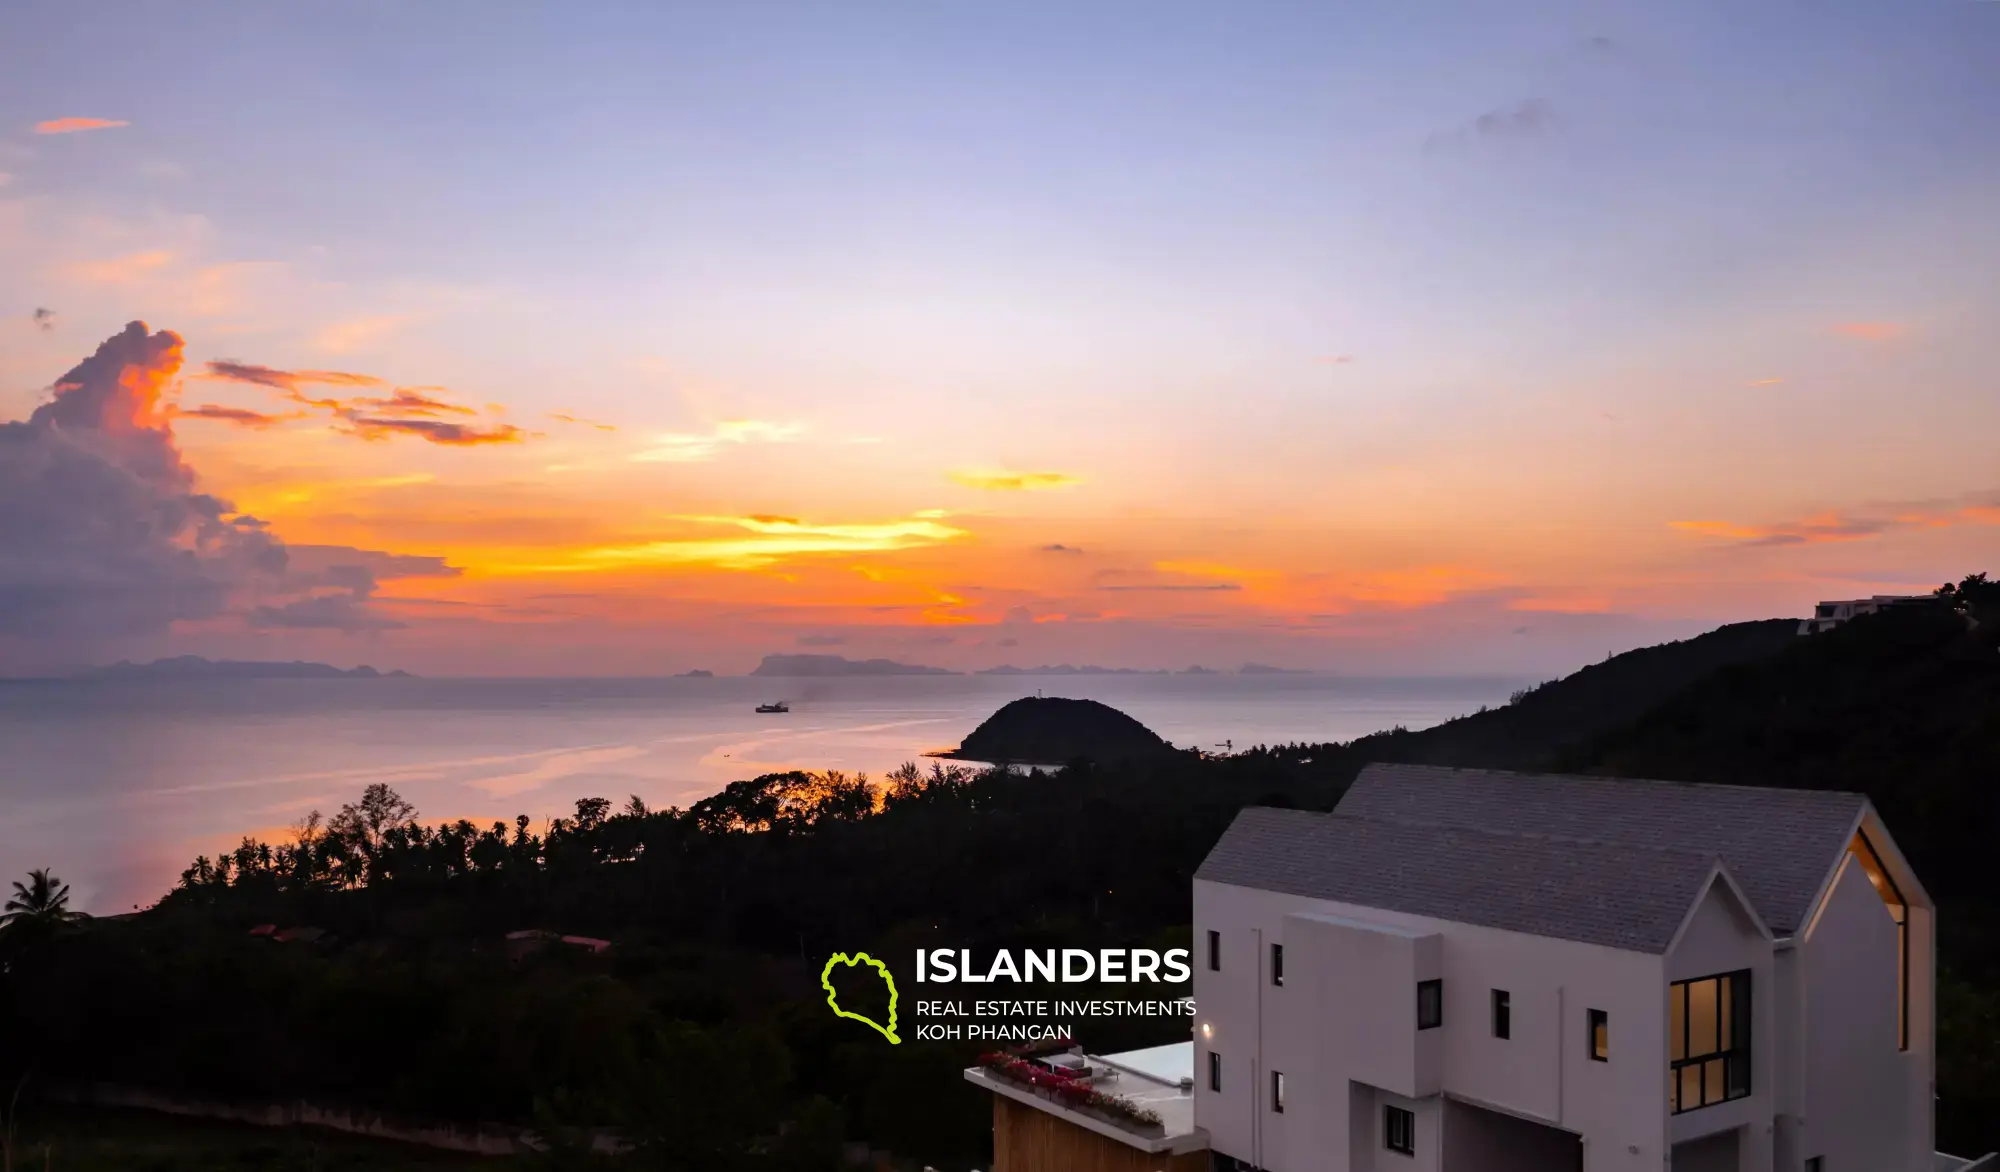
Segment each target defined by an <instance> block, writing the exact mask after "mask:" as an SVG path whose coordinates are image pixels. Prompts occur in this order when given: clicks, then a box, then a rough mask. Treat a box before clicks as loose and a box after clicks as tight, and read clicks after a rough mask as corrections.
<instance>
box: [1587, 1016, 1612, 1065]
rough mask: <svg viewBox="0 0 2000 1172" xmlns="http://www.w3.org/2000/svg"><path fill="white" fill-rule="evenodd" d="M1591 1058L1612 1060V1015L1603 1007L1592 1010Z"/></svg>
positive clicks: (1603, 1060) (1599, 1060)
mask: <svg viewBox="0 0 2000 1172" xmlns="http://www.w3.org/2000/svg"><path fill="white" fill-rule="evenodd" d="M1590 1060H1591V1061H1592V1062H1609V1061H1611V1017H1610V1015H1609V1014H1607V1013H1605V1012H1604V1011H1603V1010H1602V1009H1593V1010H1591V1011H1590Z"/></svg>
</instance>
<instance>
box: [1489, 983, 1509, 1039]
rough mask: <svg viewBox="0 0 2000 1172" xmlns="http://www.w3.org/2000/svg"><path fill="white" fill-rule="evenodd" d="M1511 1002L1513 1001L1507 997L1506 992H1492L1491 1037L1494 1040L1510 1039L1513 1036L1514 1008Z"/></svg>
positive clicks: (1498, 990)
mask: <svg viewBox="0 0 2000 1172" xmlns="http://www.w3.org/2000/svg"><path fill="white" fill-rule="evenodd" d="M1512 1001H1513V999H1512V998H1510V997H1508V996H1507V990H1505V989H1495V990H1493V1036H1494V1037H1496V1038H1511V1037H1513V1036H1514V1007H1513V1004H1512Z"/></svg>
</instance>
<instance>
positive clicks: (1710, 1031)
mask: <svg viewBox="0 0 2000 1172" xmlns="http://www.w3.org/2000/svg"><path fill="white" fill-rule="evenodd" d="M1715 986H1716V981H1715V980H1714V979H1713V978H1711V979H1709V980H1706V981H1691V982H1689V983H1688V1009H1687V1014H1688V1050H1687V1052H1688V1057H1690V1058H1699V1057H1701V1056H1702V1055H1704V1054H1713V1053H1715V1051H1716V1045H1715Z"/></svg>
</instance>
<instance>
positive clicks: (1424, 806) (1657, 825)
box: [1336, 764, 1868, 936]
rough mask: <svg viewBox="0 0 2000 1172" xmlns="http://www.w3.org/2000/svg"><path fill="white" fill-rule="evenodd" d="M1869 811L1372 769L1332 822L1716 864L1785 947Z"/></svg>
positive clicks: (1575, 780)
mask: <svg viewBox="0 0 2000 1172" xmlns="http://www.w3.org/2000/svg"><path fill="white" fill-rule="evenodd" d="M1867 804H1868V799H1867V798H1865V797H1863V796H1862V795H1861V794H1854V793H1839V792H1831V791H1825V790H1803V789H1766V788H1761V787H1754V786H1736V785H1697V784H1691V783H1688V782H1675V781H1639V780H1632V779H1627V778H1610V777H1579V776H1573V775H1567V774H1546V773H1508V772H1503V771H1500V770H1494V769H1447V768H1444V767H1441V766H1435V765H1385V764H1376V765H1370V766H1368V767H1367V768H1365V769H1363V770H1362V771H1361V775H1360V777H1358V778H1356V779H1355V782H1354V784H1353V786H1352V787H1350V788H1349V789H1348V791H1347V796H1346V797H1344V798H1342V799H1341V802H1340V806H1339V808H1338V809H1337V810H1336V813H1339V814H1341V815H1344V816H1347V817H1351V818H1359V819H1367V820H1391V821H1396V822H1402V823H1420V824H1424V825H1429V826H1435V827H1447V828H1460V829H1479V830H1487V831H1507V832H1515V833H1537V832H1549V833H1555V834H1560V835H1563V836H1565V837H1574V838H1580V839H1589V840H1592V841H1596V842H1601V843H1608V844H1623V845H1628V846H1667V847H1673V848H1677V849H1681V850H1689V851H1695V852H1700V853H1703V854H1713V855H1716V856H1719V857H1720V858H1721V859H1722V861H1723V864H1724V865H1725V866H1726V867H1727V868H1728V869H1729V874H1730V876H1731V878H1733V879H1735V880H1736V882H1737V884H1738V885H1739V886H1740V887H1741V888H1742V889H1743V894H1744V895H1745V897H1747V898H1748V899H1749V901H1750V903H1751V905H1752V906H1753V907H1754V908H1755V909H1756V911H1757V913H1758V915H1759V916H1760V917H1762V919H1763V920H1764V922H1765V923H1766V924H1768V925H1769V926H1770V929H1771V931H1772V932H1774V933H1776V934H1777V935H1779V936H1788V935H1791V934H1793V933H1794V932H1796V931H1798V929H1799V928H1800V926H1801V925H1802V924H1803V923H1804V922H1805V919H1806V917H1807V916H1808V915H1809V914H1811V911H1812V907H1813V902H1814V900H1816V899H1817V898H1818V896H1819V893H1820V888H1821V887H1822V885H1823V884H1824V883H1825V881H1826V878H1827V876H1828V874H1829V873H1831V871H1832V868H1833V867H1834V865H1835V864H1836V863H1838V862H1839V861H1840V857H1841V854H1842V852H1843V851H1845V850H1846V849H1847V844H1848V842H1849V840H1850V838H1851V836H1852V835H1853V833H1854V827H1855V825H1856V824H1857V822H1858V821H1859V819H1860V818H1861V815H1862V812H1863V811H1864V810H1865V809H1866V808H1867Z"/></svg>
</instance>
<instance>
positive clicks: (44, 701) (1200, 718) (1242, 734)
mask: <svg viewBox="0 0 2000 1172" xmlns="http://www.w3.org/2000/svg"><path fill="white" fill-rule="evenodd" d="M1516 686H1518V682H1517V681H1512V680H1494V679H1425V680H1364V679H1342V678H1335V677H1327V676H1080V677H1079V676H1063V677H1055V676H1043V677H990V676H945V677H900V678H885V679H853V678H847V679H824V680H772V679H753V678H746V677H730V678H717V679H707V680H693V679H643V680H547V679H541V680H493V679H485V680H443V679H440V680H428V679H408V680H345V679H341V680H256V681H230V682H198V683H197V682H172V683H163V682H147V683H116V684H104V683H93V684H50V683H39V684H20V683H16V684H0V891H4V890H5V889H6V881H7V880H11V879H14V878H17V877H20V876H22V875H24V874H25V873H26V872H27V871H28V869H29V868H31V867H50V868H53V869H54V870H55V871H56V873H57V874H58V875H59V876H60V877H61V878H62V879H64V880H65V881H67V882H69V883H70V884H71V885H72V887H73V889H74V896H75V899H76V902H77V906H80V907H81V908H82V909H83V910H86V911H90V912H94V913H97V914H109V913H114V912H119V911H129V910H130V909H131V908H132V907H133V906H134V905H135V904H139V905H143V904H148V903H151V902H152V901H153V900H154V899H156V898H157V897H158V896H159V895H160V894H162V893H163V892H165V891H166V890H167V889H168V888H169V887H171V886H172V884H173V883H174V881H175V880H176V878H177V877H178V876H179V874H180V871H181V869H182V868H183V867H185V866H186V865H187V864H188V863H189V862H190V861H191V860H192V859H193V858H194V856H195V855H197V854H203V853H208V854H213V853H215V852H216V851H217V850H219V849H227V848H229V847H230V846H232V845H233V844H234V843H235V842H236V840H237V839H238V838H240V837H241V836H242V835H244V834H256V835H260V836H272V835H280V834H282V833H283V832H284V828H285V827H286V826H288V825H289V824H291V823H293V822H294V821H296V820H297V819H298V818H300V817H301V816H302V815H304V814H305V813H306V812H307V811H309V810H312V809H315V808H317V809H319V810H322V811H325V812H327V813H331V812H332V811H333V810H335V809H337V808H338V807H339V806H340V805H341V804H342V803H344V802H347V801H351V800H353V799H354V798H355V797H357V796H358V795H359V794H360V793H361V790H362V788H363V787H364V786H366V785H368V784H370V783H371V782H377V781H381V782H387V783H389V784H390V785H392V786H394V787H395V788H396V789H397V790H398V791H399V792H400V793H402V794H403V795H404V796H405V797H407V798H409V799H410V800H411V801H412V802H414V803H415V804H416V806H417V808H418V810H419V813H420V817H421V818H422V819H423V820H424V821H426V822H435V821H443V820H452V819H457V818H461V817H462V818H470V819H473V820H474V821H475V822H479V823H481V824H485V823H489V822H491V821H493V820H494V819H505V820H509V821H511V820H512V818H513V817H514V815H516V814H528V815H530V816H531V817H533V818H535V819H536V820H537V822H539V821H540V820H541V819H543V818H545V817H548V816H552V815H555V814H558V813H566V812H569V811H570V810H571V809H572V807H573V804H574V802H575V801H576V799H578V798H582V797H591V796H604V797H608V798H612V799H614V800H615V801H617V802H618V803H619V804H621V805H622V804H623V802H624V799H625V798H626V796H627V795H630V794H637V795H639V796H640V797H642V798H644V799H645V800H646V802H647V803H649V804H651V805H655V806H665V805H671V804H681V805H685V804H687V803H688V802H690V801H693V800H696V799H699V798H701V797H704V796H706V795H708V794H710V793H713V792H715V791H716V790H718V789H720V788H721V787H722V786H724V785H726V784H727V783H729V782H731V781H735V780H738V779H740V778H746V777H754V776H756V775H758V774H760V773H770V772H774V771H777V770H783V769H793V768H802V769H844V770H848V771H852V772H867V773H871V774H880V773H882V772H884V771H886V770H889V769H893V768H895V767H896V766H897V765H898V764H900V763H902V762H904V761H909V760H916V759H918V758H919V756H920V755H921V754H922V753H924V752H925V751H927V750H931V749H940V748H949V747H952V746H954V745H956V744H957V743H958V741H959V740H960V739H961V738H962V737H963V736H964V735H965V734H966V733H968V732H970V731H971V730H972V728H973V727H974V726H975V725H977V724H978V723H979V722H980V721H981V720H983V719H985V718H986V717H987V716H988V715H990V714H991V713H992V712H993V710H994V709H996V708H998V707H999V706H1000V705H1002V704H1004V703H1006V702H1007V701H1008V700H1012V699H1015V698H1017V697H1020V696H1031V695H1034V694H1035V693H1036V691H1037V689H1040V690H1041V691H1042V692H1043V693H1044V694H1046V695H1050V696H1077V697H1088V698H1090V699H1094V700H1101V701H1104V702H1105V703H1107V704H1111V705H1113V706H1115V707H1117V708H1119V709H1121V710H1123V711H1125V712H1128V713H1130V714H1131V715H1132V716H1134V717H1136V718H1137V719H1139V720H1140V721H1142V722H1144V723H1145V724H1146V725H1148V726H1149V727H1151V728H1152V729H1153V730H1154V731H1156V732H1158V733H1159V734H1160V735H1161V736H1163V737H1165V738H1167V739H1168V740H1169V741H1172V742H1173V743H1175V744H1177V745H1181V746H1183V747H1187V746H1199V747H1202V748H1205V749H1211V750H1218V751H1219V750H1220V749H1221V747H1222V745H1223V742H1230V743H1233V744H1234V745H1235V746H1236V747H1238V748H1243V747H1247V746H1249V745H1254V744H1259V743H1263V744H1278V743H1284V742H1295V741H1314V742H1319V741H1333V740H1348V739H1351V738H1353V737H1356V736H1360V735H1362V734H1365V733H1369V732H1374V731H1377V730H1379V729H1385V728H1389V727H1391V726H1394V725H1398V724H1400V725H1403V726H1405V727H1408V728H1421V727H1424V726H1427V725H1431V724H1436V723H1438V722H1440V721H1443V720H1447V719H1449V718H1451V717H1453V716H1457V715H1460V714H1462V713H1465V712H1470V711H1472V710H1474V709H1476V708H1478V707H1479V706H1480V705H1481V704H1493V703H1497V702H1499V701H1501V700H1503V699H1504V698H1505V697H1506V695H1507V694H1508V692H1510V691H1512V690H1513V689H1514V688H1515V687H1516ZM769 700H785V701H788V702H789V703H790V704H791V706H792V711H791V712H790V713H789V714H787V715H782V716H767V715H759V714H757V713H756V712H754V711H753V709H754V708H755V707H756V705H757V704H758V703H760V702H764V701H769Z"/></svg>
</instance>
